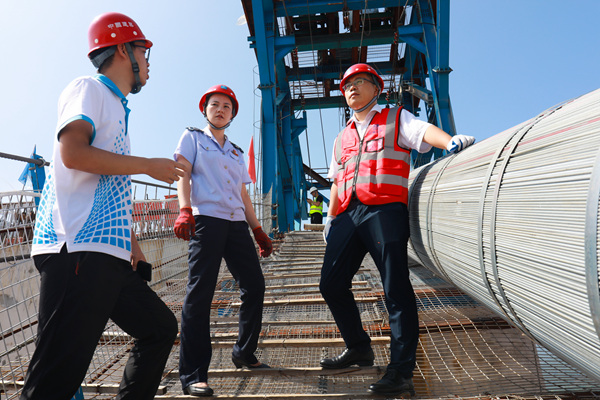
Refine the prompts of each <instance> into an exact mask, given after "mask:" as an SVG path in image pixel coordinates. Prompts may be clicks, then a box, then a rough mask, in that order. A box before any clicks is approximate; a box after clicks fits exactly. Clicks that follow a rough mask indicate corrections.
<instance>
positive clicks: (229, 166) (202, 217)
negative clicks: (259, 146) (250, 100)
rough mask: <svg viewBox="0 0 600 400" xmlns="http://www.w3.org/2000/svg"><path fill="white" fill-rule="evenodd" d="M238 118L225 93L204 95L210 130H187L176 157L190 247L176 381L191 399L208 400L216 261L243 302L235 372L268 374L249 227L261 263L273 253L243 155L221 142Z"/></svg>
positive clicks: (182, 232) (221, 88) (182, 226)
mask: <svg viewBox="0 0 600 400" xmlns="http://www.w3.org/2000/svg"><path fill="white" fill-rule="evenodd" d="M238 110H239V106H238V101H237V99H236V96H235V93H234V92H233V90H231V89H230V88H229V87H227V86H225V85H216V86H213V87H211V88H210V89H208V90H207V91H206V93H204V95H203V96H202V98H201V99H200V111H201V112H202V113H203V114H204V117H205V118H206V120H207V122H208V125H207V126H206V127H205V128H204V129H198V128H187V129H186V130H185V131H184V132H183V135H182V136H181V139H180V140H179V144H178V146H177V149H176V150H175V154H174V157H175V160H177V161H178V162H180V163H182V164H183V165H185V175H184V177H183V179H181V180H180V181H178V182H177V195H178V197H179V207H180V209H181V210H180V214H179V217H178V218H177V220H176V221H175V227H174V231H175V235H177V237H178V238H180V239H184V240H189V241H190V244H189V252H188V262H189V275H188V276H189V278H188V284H187V290H186V296H185V300H184V303H183V310H182V314H181V346H180V357H179V377H180V380H181V385H182V387H183V390H184V393H186V394H190V395H193V396H212V395H213V390H212V389H211V388H210V387H209V385H208V366H209V364H210V359H211V355H212V348H211V338H210V309H211V303H212V298H213V295H214V292H215V287H216V285H217V277H218V275H219V269H220V266H221V260H222V259H225V261H226V262H227V268H228V269H229V271H230V272H231V274H232V275H233V277H234V279H235V280H236V282H237V284H238V285H239V288H240V292H241V299H242V305H241V307H240V311H239V312H240V315H239V334H238V340H237V342H236V343H235V345H234V346H233V353H232V357H231V358H232V361H233V364H234V365H235V366H236V367H237V368H242V367H247V368H250V369H253V368H269V366H268V365H267V364H264V363H261V362H260V361H258V359H257V358H256V356H255V355H254V352H255V351H256V348H257V345H258V337H259V335H260V331H261V325H262V310H263V299H264V293H265V280H264V277H263V274H262V270H261V267H260V263H259V261H258V255H257V254H256V248H255V246H254V242H253V241H252V238H251V237H250V232H249V230H248V226H250V229H251V230H252V233H253V234H254V238H255V239H256V242H257V243H258V246H259V249H260V255H261V256H262V257H268V256H269V255H270V254H271V251H272V249H273V246H272V244H271V240H270V239H269V237H268V236H267V235H266V234H265V232H264V231H263V230H262V228H261V226H260V223H259V221H258V219H257V218H256V215H255V213H254V209H253V207H252V202H251V201H250V196H249V195H248V192H247V191H246V184H248V183H251V179H250V176H249V175H248V171H247V169H246V165H245V163H244V156H243V152H242V149H240V148H239V147H238V146H236V145H235V144H233V143H232V142H230V141H229V139H228V138H227V135H225V129H226V128H227V127H229V125H230V124H231V122H232V120H233V118H234V117H235V115H236V114H237V112H238Z"/></svg>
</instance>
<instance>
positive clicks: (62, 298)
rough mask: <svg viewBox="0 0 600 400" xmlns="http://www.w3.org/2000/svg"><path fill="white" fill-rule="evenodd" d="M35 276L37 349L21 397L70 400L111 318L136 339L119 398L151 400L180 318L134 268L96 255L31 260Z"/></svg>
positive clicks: (53, 256) (125, 263)
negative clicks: (37, 281)
mask: <svg viewBox="0 0 600 400" xmlns="http://www.w3.org/2000/svg"><path fill="white" fill-rule="evenodd" d="M34 262H35V266H36V268H37V269H38V271H39V272H40V276H41V288H40V307H39V317H38V323H39V326H38V336H37V340H36V349H35V352H34V353H33V357H32V358H31V362H30V364H29V369H28V371H27V376H26V378H25V386H24V387H23V392H22V395H21V399H44V400H50V399H57V400H67V399H70V398H71V397H72V396H73V395H74V394H75V392H76V391H77V389H78V388H79V386H80V385H81V383H82V381H83V379H84V377H85V374H86V371H87V369H88V366H89V364H90V361H91V359H92V357H93V355H94V350H95V349H96V345H97V344H98V340H99V339H100V337H101V336H102V332H103V331H104V328H105V326H106V323H107V321H108V319H109V318H110V319H112V320H113V321H114V322H115V323H116V324H117V325H119V327H121V329H123V330H124V331H125V332H127V333H128V334H130V335H131V336H132V337H134V338H135V339H136V340H135V345H134V346H133V348H132V349H131V352H130V355H129V360H128V362H127V365H126V367H125V371H124V374H123V379H122V381H121V386H120V388H119V394H118V395H117V397H116V398H117V399H153V398H154V395H155V394H156V390H157V388H158V385H159V384H160V381H161V379H162V374H163V371H164V366H165V363H166V362H167V359H168V357H169V353H170V351H171V347H172V346H173V343H174V341H175V338H176V337H177V319H176V318H175V315H173V313H172V312H171V310H169V308H168V307H167V306H166V305H165V303H163V301H162V300H161V299H160V298H159V297H158V296H157V295H156V293H154V291H153V290H152V289H150V287H149V286H148V285H147V284H146V283H145V282H144V281H143V280H142V279H141V278H140V277H139V275H138V274H137V273H136V272H134V271H133V269H132V268H131V264H130V263H129V262H127V261H125V260H121V259H118V258H116V257H113V256H110V255H107V254H103V253H95V252H77V253H67V251H66V247H63V250H62V251H61V252H60V253H59V254H45V255H39V256H35V257H34Z"/></svg>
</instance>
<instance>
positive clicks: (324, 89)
mask: <svg viewBox="0 0 600 400" xmlns="http://www.w3.org/2000/svg"><path fill="white" fill-rule="evenodd" d="M242 5H243V8H244V13H245V16H246V20H247V22H248V28H249V31H250V37H249V38H248V40H249V41H250V47H251V48H252V49H254V51H255V53H256V58H257V61H258V71H259V76H260V83H259V85H258V88H259V89H260V92H261V101H262V105H261V121H260V132H261V133H260V134H261V145H262V148H261V152H262V165H261V166H262V181H263V194H266V193H268V192H269V191H270V190H272V196H273V198H272V201H273V204H274V205H276V207H275V208H274V210H273V214H274V218H275V219H276V221H277V224H276V226H277V228H278V229H279V231H280V232H287V231H291V230H295V229H298V228H299V226H300V225H299V224H300V221H301V220H302V219H303V218H305V217H306V207H305V204H306V190H305V189H307V187H306V186H307V177H308V178H309V179H311V180H312V182H313V184H317V186H318V187H321V188H323V187H328V186H329V182H328V180H327V179H326V178H324V177H322V176H321V175H320V174H318V173H317V172H316V171H314V170H313V169H311V168H310V167H308V166H307V165H306V164H305V163H304V162H303V157H302V151H301V147H300V142H299V140H298V137H299V135H300V134H301V133H302V132H304V131H305V130H306V128H307V115H306V110H311V109H325V108H344V107H346V103H345V100H344V98H343V96H342V95H341V92H340V90H339V82H340V80H341V78H342V75H343V73H344V71H345V70H346V69H347V68H348V67H350V66H351V65H353V64H355V63H359V62H364V63H368V64H369V65H371V66H373V67H374V68H375V69H376V70H377V71H378V73H379V74H380V75H381V76H382V78H383V79H384V83H385V89H384V92H383V93H382V94H381V96H380V98H379V103H380V104H388V105H399V104H402V105H403V107H405V108H407V109H409V110H410V111H412V112H413V113H415V114H417V115H418V114H419V113H421V112H423V111H424V112H425V114H424V115H425V116H426V117H427V119H428V121H429V122H431V123H433V124H435V125H437V126H439V127H440V128H441V129H443V130H445V131H446V132H448V133H450V134H451V135H454V134H455V126H454V120H453V116H452V107H451V104H450V96H449V91H448V82H449V74H450V72H451V71H452V69H451V68H450V65H449V54H448V47H449V46H448V43H449V40H448V36H449V35H448V33H449V8H450V5H449V1H447V0H446V1H440V2H438V1H437V0H396V1H390V0H369V1H366V0H344V1H339V2H331V1H327V0H311V1H305V0H242ZM421 106H422V107H423V108H424V110H422V109H421ZM346 115H347V117H349V116H350V112H349V110H346ZM441 155H442V151H441V150H439V149H435V150H432V151H431V152H430V153H427V154H423V155H420V156H419V157H417V156H416V154H415V153H413V160H412V163H413V165H414V166H420V165H423V164H426V163H428V162H429V161H430V160H431V159H432V158H438V157H440V156H441Z"/></svg>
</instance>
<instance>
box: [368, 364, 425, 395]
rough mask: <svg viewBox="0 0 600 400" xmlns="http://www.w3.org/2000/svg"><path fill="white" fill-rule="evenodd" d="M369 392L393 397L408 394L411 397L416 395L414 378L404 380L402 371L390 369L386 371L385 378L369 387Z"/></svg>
mask: <svg viewBox="0 0 600 400" xmlns="http://www.w3.org/2000/svg"><path fill="white" fill-rule="evenodd" d="M369 392H371V393H375V394H383V395H392V396H398V395H400V394H406V393H409V394H410V395H411V396H414V395H415V394H416V393H415V385H414V384H413V381H412V378H404V377H402V375H400V371H398V370H396V369H390V368H388V369H387V371H385V375H383V378H381V379H380V380H379V381H378V382H376V383H373V384H371V385H370V386H369Z"/></svg>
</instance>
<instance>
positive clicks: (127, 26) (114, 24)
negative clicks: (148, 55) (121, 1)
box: [88, 12, 152, 55]
mask: <svg viewBox="0 0 600 400" xmlns="http://www.w3.org/2000/svg"><path fill="white" fill-rule="evenodd" d="M136 40H140V41H144V42H146V47H147V48H150V47H152V42H151V41H149V40H148V39H146V37H145V36H144V34H143V33H142V30H141V29H140V27H139V26H138V24H136V23H135V21H134V20H132V19H131V18H129V17H128V16H127V15H124V14H120V13H116V12H108V13H104V14H100V15H98V16H97V17H96V18H94V20H93V21H92V23H91V24H90V27H89V29H88V43H89V46H90V51H89V53H88V55H90V54H91V53H92V52H93V51H94V50H98V49H101V48H104V47H110V46H115V45H117V44H120V43H127V42H133V41H136Z"/></svg>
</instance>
